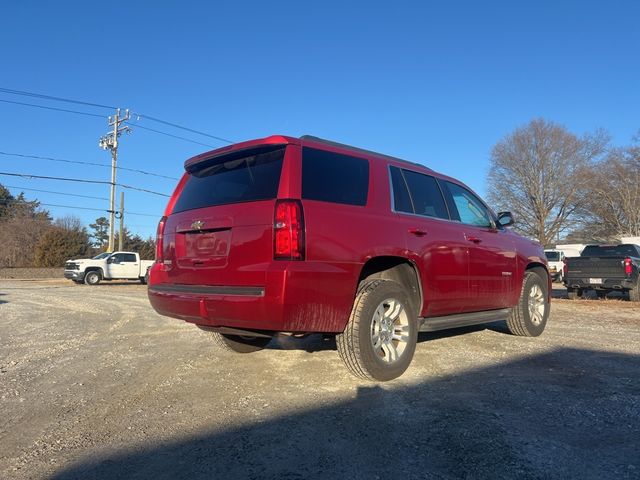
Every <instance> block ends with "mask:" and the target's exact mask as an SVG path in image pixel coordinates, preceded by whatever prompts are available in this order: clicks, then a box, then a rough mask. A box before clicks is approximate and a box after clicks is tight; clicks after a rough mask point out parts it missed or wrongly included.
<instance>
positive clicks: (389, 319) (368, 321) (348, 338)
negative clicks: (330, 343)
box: [336, 280, 418, 382]
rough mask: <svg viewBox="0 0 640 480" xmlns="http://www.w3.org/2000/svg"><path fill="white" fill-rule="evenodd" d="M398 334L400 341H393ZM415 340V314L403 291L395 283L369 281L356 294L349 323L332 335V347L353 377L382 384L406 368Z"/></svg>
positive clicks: (414, 346) (412, 352)
mask: <svg viewBox="0 0 640 480" xmlns="http://www.w3.org/2000/svg"><path fill="white" fill-rule="evenodd" d="M387 313H389V315H388V316H387V315H386V314H387ZM399 333H402V335H401V337H402V338H394V337H397V336H398V334H399ZM417 339H418V322H417V314H416V312H414V311H413V307H412V304H411V302H410V301H409V297H408V295H407V293H406V291H405V289H404V288H403V287H402V286H401V285H400V284H399V283H396V282H392V281H385V280H372V281H368V282H367V283H365V284H364V285H363V286H362V288H361V289H360V290H359V291H358V294H357V295H356V298H355V301H354V303H353V309H352V311H351V316H350V317H349V322H348V323H347V326H346V327H345V329H344V332H342V333H341V334H338V335H336V344H337V346H338V353H339V354H340V358H342V361H343V362H344V363H345V365H346V366H347V368H348V369H349V371H350V372H351V373H352V374H353V375H355V376H356V377H359V378H364V379H366V380H378V381H382V382H384V381H387V380H393V379H394V378H397V377H399V376H400V375H402V374H403V373H404V371H405V370H406V369H407V368H408V367H409V364H410V363H411V360H412V359H413V354H414V352H415V349H416V343H417ZM394 356H396V358H395V359H394V358H393V357H394Z"/></svg>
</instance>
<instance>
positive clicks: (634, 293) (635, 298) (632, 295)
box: [629, 279, 640, 302]
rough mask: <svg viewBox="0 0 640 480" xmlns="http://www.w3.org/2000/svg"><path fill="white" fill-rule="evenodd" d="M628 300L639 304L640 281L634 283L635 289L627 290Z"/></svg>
mask: <svg viewBox="0 0 640 480" xmlns="http://www.w3.org/2000/svg"><path fill="white" fill-rule="evenodd" d="M629 300H630V301H632V302H640V279H638V281H637V282H636V285H635V287H633V288H632V289H630V290H629Z"/></svg>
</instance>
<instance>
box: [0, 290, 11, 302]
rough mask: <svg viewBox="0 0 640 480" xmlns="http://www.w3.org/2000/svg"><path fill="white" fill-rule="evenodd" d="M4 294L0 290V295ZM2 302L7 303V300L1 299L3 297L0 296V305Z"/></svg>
mask: <svg viewBox="0 0 640 480" xmlns="http://www.w3.org/2000/svg"><path fill="white" fill-rule="evenodd" d="M5 295H6V293H1V292H0V297H4V296H5ZM3 303H9V302H7V301H6V300H3V299H1V298H0V305H2V304H3Z"/></svg>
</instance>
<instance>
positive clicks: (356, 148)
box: [300, 135, 433, 171]
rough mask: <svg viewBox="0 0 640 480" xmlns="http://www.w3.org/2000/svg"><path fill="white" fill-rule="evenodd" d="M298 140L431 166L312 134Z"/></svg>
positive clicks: (421, 166) (411, 163)
mask: <svg viewBox="0 0 640 480" xmlns="http://www.w3.org/2000/svg"><path fill="white" fill-rule="evenodd" d="M300 140H312V141H314V142H319V143H326V144H327V145H331V146H333V147H340V148H344V149H346V150H351V151H353V152H358V153H365V154H367V155H375V156H376V157H381V158H386V159H387V160H393V161H395V162H402V163H408V164H409V165H414V166H417V167H420V168H426V169H427V170H430V171H433V170H431V168H429V167H427V166H425V165H422V164H421V163H417V162H411V161H409V160H403V159H402V158H397V157H392V156H391V155H385V154H384V153H379V152H374V151H373V150H366V149H364V148H360V147H354V146H353V145H347V144H346V143H340V142H334V141H333V140H326V139H324V138H320V137H316V136H314V135H302V136H301V137H300Z"/></svg>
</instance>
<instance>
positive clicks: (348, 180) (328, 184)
mask: <svg viewBox="0 0 640 480" xmlns="http://www.w3.org/2000/svg"><path fill="white" fill-rule="evenodd" d="M368 190H369V162H368V161H367V160H365V159H363V158H357V157H350V156H348V155H341V154H339V153H332V152H327V151H324V150H316V149H314V148H303V149H302V198H305V199H308V200H321V201H323V202H334V203H346V204H349V205H366V203H367V192H368Z"/></svg>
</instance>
